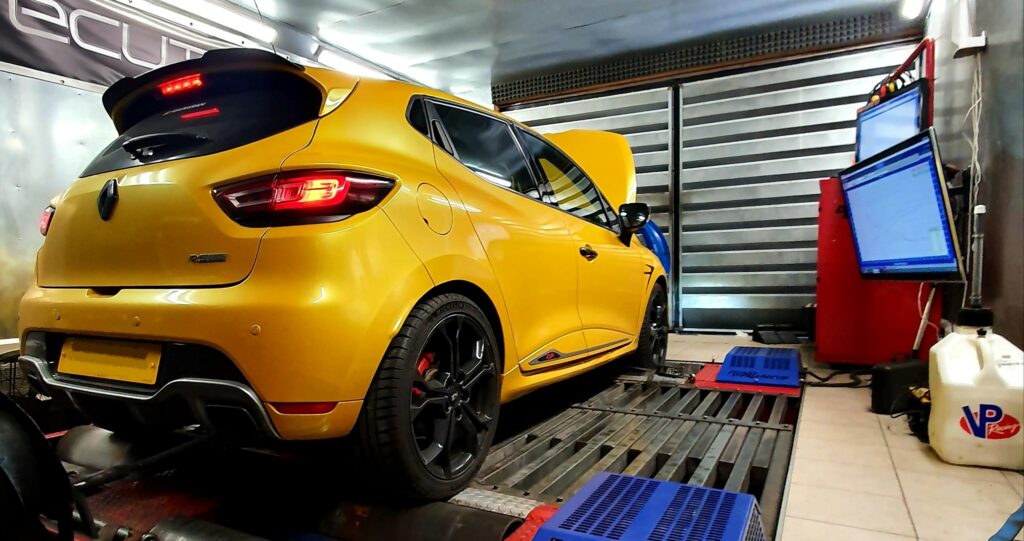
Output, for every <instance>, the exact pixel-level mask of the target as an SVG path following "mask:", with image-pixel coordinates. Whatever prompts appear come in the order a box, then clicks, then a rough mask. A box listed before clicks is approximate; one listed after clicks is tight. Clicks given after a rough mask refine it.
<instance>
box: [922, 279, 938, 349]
mask: <svg viewBox="0 0 1024 541" xmlns="http://www.w3.org/2000/svg"><path fill="white" fill-rule="evenodd" d="M933 287H934V286H933ZM923 289H924V282H921V283H920V284H918V286H917V316H918V317H920V318H921V319H923V320H924V321H925V323H927V324H928V326H929V327H932V328H933V329H935V338H936V339H938V338H941V337H942V332H940V330H939V326H938V325H936V324H934V323H932V320H931V317H928V318H925V315H924V307H923V306H921V291H922V290H923ZM928 315H929V316H931V314H928Z"/></svg>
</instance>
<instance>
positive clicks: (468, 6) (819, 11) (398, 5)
mask: <svg viewBox="0 0 1024 541" xmlns="http://www.w3.org/2000/svg"><path fill="white" fill-rule="evenodd" d="M236 1H237V0H236ZM248 1H252V0H248ZM258 2H259V7H260V8H261V9H262V10H263V13H264V15H266V16H268V17H271V18H274V19H277V20H279V21H281V22H284V23H287V24H289V25H292V26H294V27H296V28H297V29H299V30H302V31H305V32H309V33H311V34H314V35H317V36H319V37H320V38H321V39H322V40H324V41H327V42H329V43H332V44H334V45H337V46H339V47H342V48H345V49H348V50H350V51H352V52H354V53H356V54H358V55H361V56H364V57H366V58H368V59H369V60H372V61H374V62H377V63H380V64H383V65H386V66H389V67H392V68H394V69H396V70H398V71H400V72H403V73H406V74H408V75H409V76H411V77H413V78H415V79H418V80H420V81H422V82H424V83H426V84H429V85H432V86H437V87H440V88H445V89H448V90H451V91H453V92H455V93H459V94H463V95H469V96H472V97H474V98H476V99H477V100H478V101H489V90H490V85H491V83H492V81H494V82H498V81H503V80H508V79H512V78H516V77H518V76H521V75H527V74H537V73H542V72H544V71H547V70H553V69H557V68H564V67H570V66H576V65H581V64H587V63H591V62H595V61H598V60H601V59H605V58H611V57H618V56H622V55H627V54H630V53H634V52H638V51H646V50H656V49H662V48H666V47H670V46H673V45H676V44H679V43H683V42H692V41H696V40H700V39H701V38H706V37H709V36H713V35H717V34H723V33H737V32H744V31H750V30H753V29H763V28H765V27H772V26H778V25H785V24H788V23H791V22H796V21H801V22H811V21H821V20H827V19H829V18H833V17H836V16H837V15H840V14H842V15H847V14H854V13H862V12H869V11H878V10H885V9H888V10H895V9H896V8H897V5H898V0H817V1H814V0H675V1H672V0H646V1H633V2H626V1H614V0H504V1H498V0H408V1H404V2H402V1H396V0H258Z"/></svg>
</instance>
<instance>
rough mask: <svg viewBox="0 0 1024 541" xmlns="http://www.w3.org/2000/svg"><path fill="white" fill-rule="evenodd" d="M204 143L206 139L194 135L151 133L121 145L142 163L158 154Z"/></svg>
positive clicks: (184, 133) (131, 138) (138, 136)
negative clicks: (143, 160)
mask: <svg viewBox="0 0 1024 541" xmlns="http://www.w3.org/2000/svg"><path fill="white" fill-rule="evenodd" d="M203 141H206V138H205V137H202V136H199V135H196V134H194V133H187V132H164V133H149V134H146V135H136V136H135V137H129V138H128V139H126V140H125V141H124V142H123V143H121V148H123V149H124V150H125V152H127V153H128V154H130V155H131V157H132V158H133V159H135V160H139V161H141V160H142V159H143V158H150V157H152V156H154V155H155V154H156V153H158V152H165V151H168V150H172V149H180V148H182V147H186V148H187V147H191V146H194V145H196V144H199V143H202V142H203Z"/></svg>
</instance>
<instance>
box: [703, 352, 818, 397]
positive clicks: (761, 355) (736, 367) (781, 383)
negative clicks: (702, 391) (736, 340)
mask: <svg viewBox="0 0 1024 541" xmlns="http://www.w3.org/2000/svg"><path fill="white" fill-rule="evenodd" d="M715 381H717V382H719V383H742V384H744V385H762V386H771V387H799V386H800V352H799V351H797V350H795V349H790V348H755V347H745V346H738V347H734V348H732V349H731V350H729V353H727V354H726V355H725V361H724V362H723V363H722V368H721V369H720V370H719V371H718V377H717V378H716V379H715Z"/></svg>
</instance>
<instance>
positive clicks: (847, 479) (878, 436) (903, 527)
mask: <svg viewBox="0 0 1024 541" xmlns="http://www.w3.org/2000/svg"><path fill="white" fill-rule="evenodd" d="M1022 499H1024V476H1021V475H1020V474H1019V473H1016V472H1007V471H1001V470H993V469H987V468H971V467H963V466H953V465H950V464H946V463H944V462H942V461H941V460H939V458H938V457H937V456H936V455H935V453H934V452H933V451H932V449H931V447H929V446H928V445H926V444H923V443H921V442H919V441H918V440H917V438H915V437H914V436H913V435H911V434H910V431H909V430H908V429H907V428H906V423H905V420H904V419H902V418H898V419H891V418H889V417H888V416H884V415H874V414H872V413H871V412H870V390H869V389H843V388H839V389H826V388H815V387H812V388H808V389H807V390H806V391H805V394H804V404H803V418H802V420H801V423H800V427H799V431H798V434H797V440H796V453H795V459H794V462H793V464H792V473H791V478H790V486H789V494H788V503H787V506H786V509H785V510H784V512H783V513H784V516H785V520H784V522H783V530H782V541H803V540H810V539H816V540H824V539H835V540H844V539H858V540H859V539H864V540H875V539H878V540H897V539H922V540H928V541H958V540H963V541H983V540H985V539H988V538H989V536H991V535H992V534H994V533H995V532H996V531H997V530H998V529H999V527H1000V526H1002V524H1003V523H1004V522H1005V521H1006V518H1007V517H1008V516H1009V515H1010V513H1012V512H1013V511H1015V510H1016V509H1017V508H1018V507H1019V506H1020V505H1021V501H1022ZM1017 539H1022V537H1021V536H1017Z"/></svg>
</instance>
